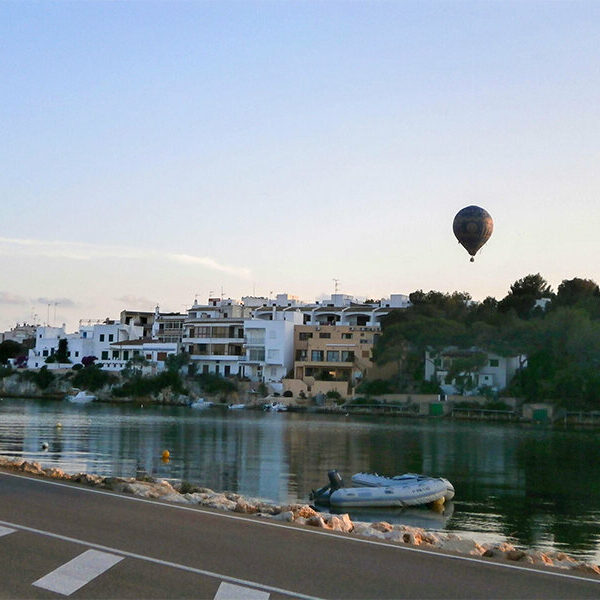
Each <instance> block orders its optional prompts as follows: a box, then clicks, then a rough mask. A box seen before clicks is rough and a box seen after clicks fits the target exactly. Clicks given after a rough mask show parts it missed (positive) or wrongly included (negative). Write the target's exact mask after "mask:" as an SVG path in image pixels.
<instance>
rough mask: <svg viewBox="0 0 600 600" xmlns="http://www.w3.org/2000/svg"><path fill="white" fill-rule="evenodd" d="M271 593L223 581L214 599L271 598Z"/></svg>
mask: <svg viewBox="0 0 600 600" xmlns="http://www.w3.org/2000/svg"><path fill="white" fill-rule="evenodd" d="M269 596H270V594H268V593H267V592H261V591H260V590H252V589H250V588H247V587H242V586H241V585H232V584H231V583H225V582H223V583H222V584H221V585H220V586H219V589H218V590H217V593H216V594H215V597H214V599H213V600H269Z"/></svg>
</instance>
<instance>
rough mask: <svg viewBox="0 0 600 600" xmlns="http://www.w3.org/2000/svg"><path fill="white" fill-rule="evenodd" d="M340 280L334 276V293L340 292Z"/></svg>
mask: <svg viewBox="0 0 600 600" xmlns="http://www.w3.org/2000/svg"><path fill="white" fill-rule="evenodd" d="M339 283H340V280H339V279H336V278H335V277H334V278H333V289H334V293H335V294H337V293H338V289H339V285H338V284H339Z"/></svg>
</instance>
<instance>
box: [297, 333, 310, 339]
mask: <svg viewBox="0 0 600 600" xmlns="http://www.w3.org/2000/svg"><path fill="white" fill-rule="evenodd" d="M312 336H313V334H312V332H311V331H301V332H300V333H299V334H298V339H299V340H310V339H311V338H312Z"/></svg>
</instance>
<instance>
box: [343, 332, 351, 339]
mask: <svg viewBox="0 0 600 600" xmlns="http://www.w3.org/2000/svg"><path fill="white" fill-rule="evenodd" d="M342 339H343V340H351V339H352V334H351V333H342Z"/></svg>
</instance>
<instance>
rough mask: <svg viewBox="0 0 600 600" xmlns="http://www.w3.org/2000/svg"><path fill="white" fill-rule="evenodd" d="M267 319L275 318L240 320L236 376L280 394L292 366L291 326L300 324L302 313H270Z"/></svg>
mask: <svg viewBox="0 0 600 600" xmlns="http://www.w3.org/2000/svg"><path fill="white" fill-rule="evenodd" d="M273 308H274V307H273ZM271 316H274V317H275V318H274V319H265V318H253V319H245V320H244V349H245V354H244V356H243V357H242V359H241V360H240V375H241V376H243V377H248V378H249V379H250V380H251V381H261V382H264V383H269V384H271V387H272V389H273V390H274V391H276V392H282V391H283V385H282V384H281V380H282V379H283V378H284V377H285V376H286V375H287V374H288V372H289V371H290V370H291V369H292V368H293V366H294V326H295V325H301V324H302V313H301V312H300V311H297V310H290V311H276V310H272V312H271Z"/></svg>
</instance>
